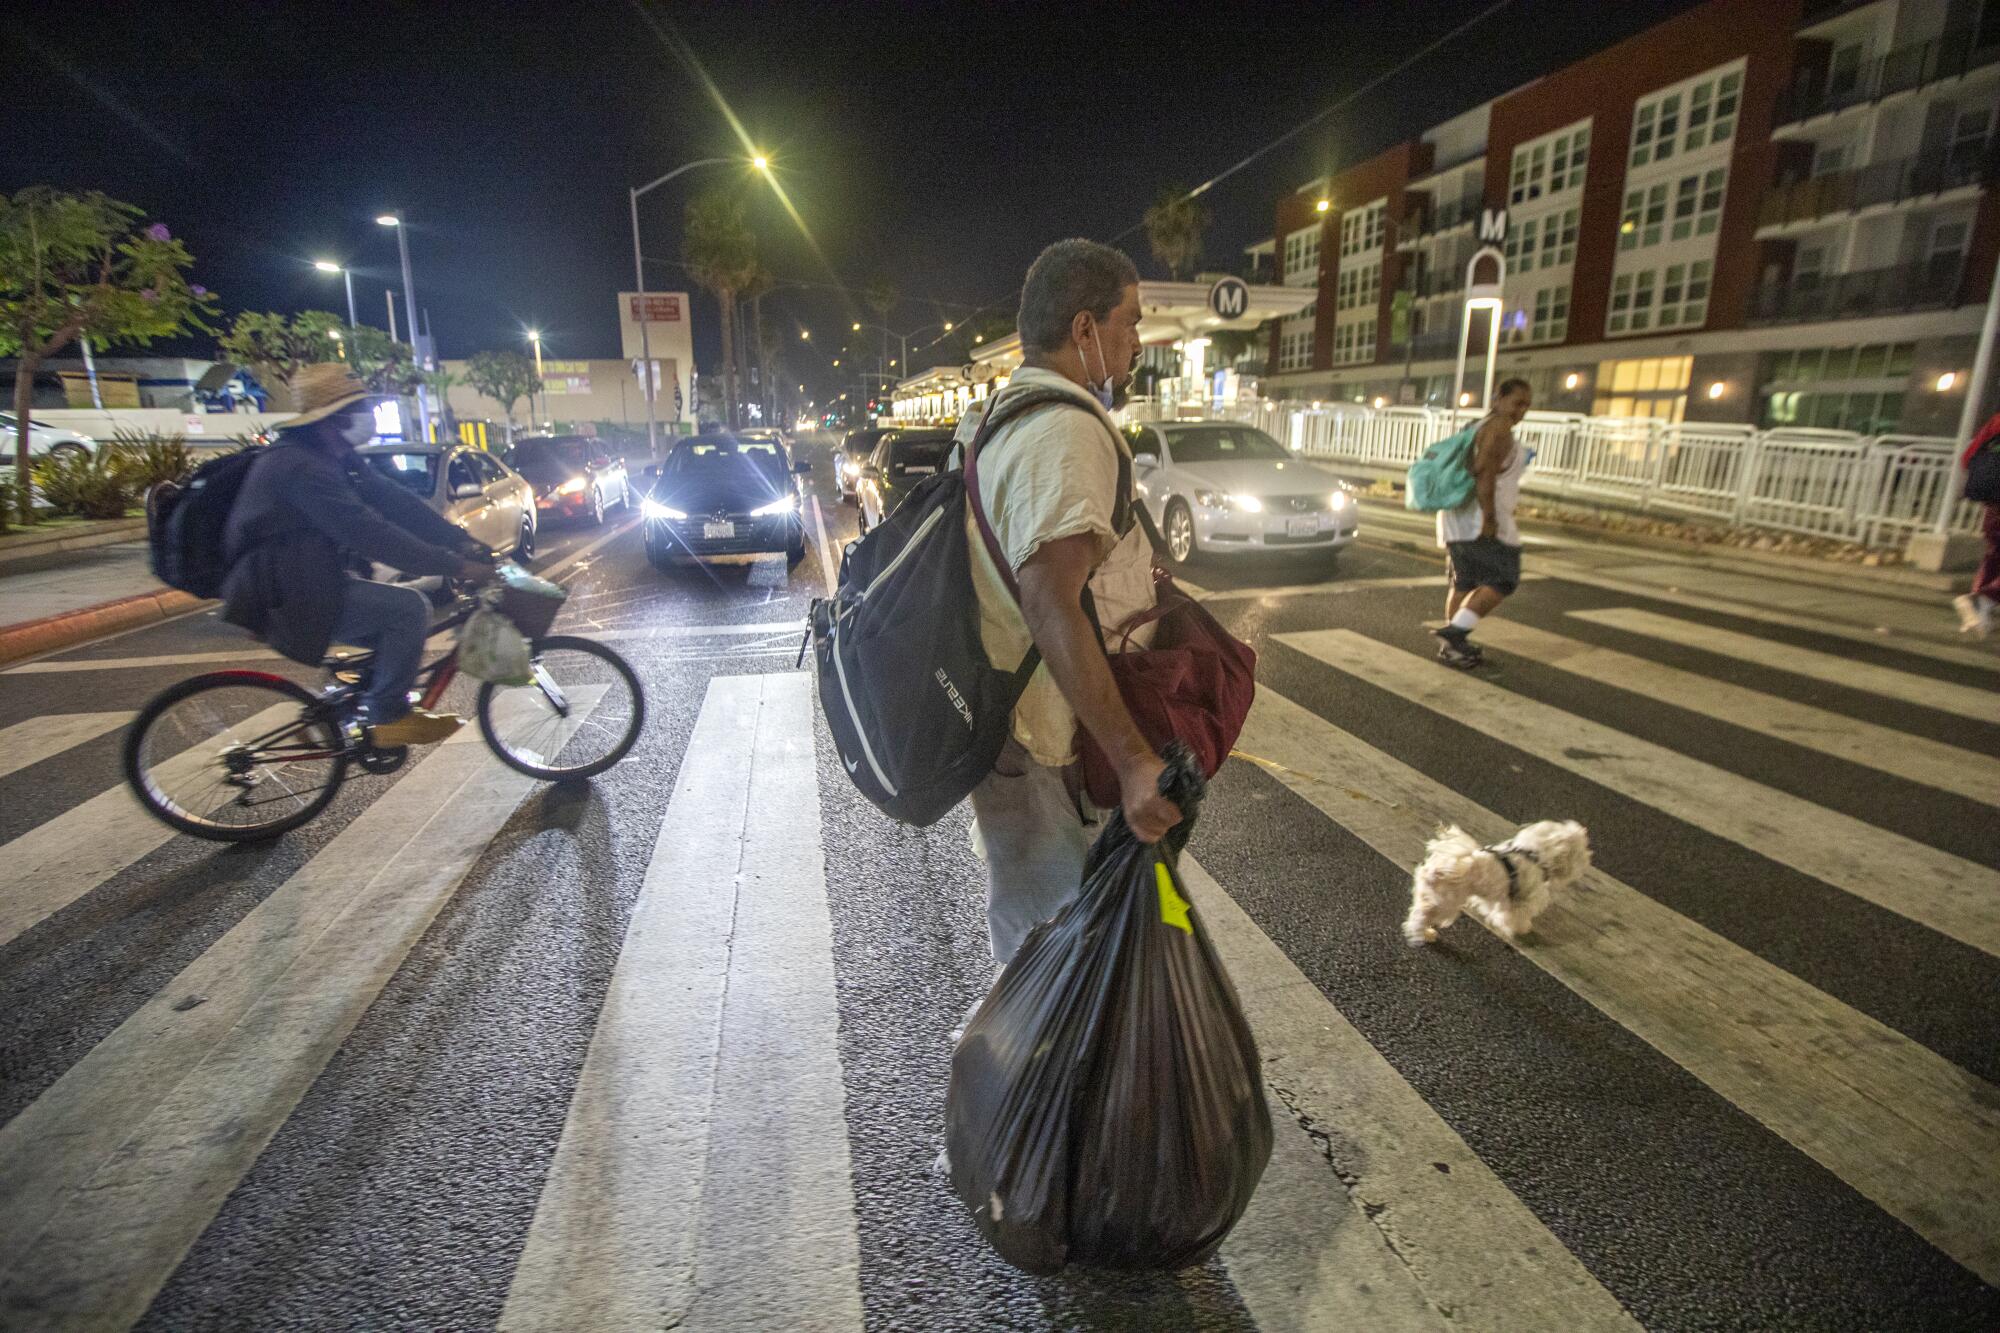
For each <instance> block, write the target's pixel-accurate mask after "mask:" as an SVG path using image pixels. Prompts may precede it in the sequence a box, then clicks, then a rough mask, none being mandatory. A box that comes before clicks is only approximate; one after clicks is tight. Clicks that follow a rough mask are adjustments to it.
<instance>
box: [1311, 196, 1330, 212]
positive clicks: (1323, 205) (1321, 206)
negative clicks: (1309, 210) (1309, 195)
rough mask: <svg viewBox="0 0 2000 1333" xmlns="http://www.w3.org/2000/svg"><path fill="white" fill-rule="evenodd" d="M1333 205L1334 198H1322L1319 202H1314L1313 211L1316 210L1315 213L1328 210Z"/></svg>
mask: <svg viewBox="0 0 2000 1333" xmlns="http://www.w3.org/2000/svg"><path fill="white" fill-rule="evenodd" d="M1332 207H1333V200H1331V199H1322V200H1320V201H1319V202H1318V203H1316V204H1314V205H1313V212H1315V213H1324V212H1326V211H1327V210H1328V209H1330V208H1332Z"/></svg>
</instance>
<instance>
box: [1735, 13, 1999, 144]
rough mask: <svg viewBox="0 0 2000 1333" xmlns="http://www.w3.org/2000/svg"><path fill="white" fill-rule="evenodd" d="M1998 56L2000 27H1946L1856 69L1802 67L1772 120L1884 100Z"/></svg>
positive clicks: (1794, 118) (1781, 122) (1787, 120)
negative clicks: (1932, 36) (1815, 69)
mask: <svg viewBox="0 0 2000 1333" xmlns="http://www.w3.org/2000/svg"><path fill="white" fill-rule="evenodd" d="M1996 60H2000V31H1996V30H1995V27H1994V25H1992V24H1985V25H1981V26H1979V27H1970V26H1968V27H1962V28H1951V29H1947V30H1946V31H1945V32H1944V33H1943V34H1942V35H1940V36H1938V37H1937V38H1935V39H1933V40H1931V41H1928V42H1916V43H1913V44H1911V45H1909V46H1900V47H1897V48H1896V49H1895V50H1893V51H1891V52H1889V54H1887V55H1885V56H1878V57H1876V58H1875V59H1874V60H1869V61H1865V62H1863V63H1862V64H1861V65H1860V66H1858V67H1856V68H1854V69H1851V70H1831V69H1829V70H1823V71H1808V70H1801V71H1800V72H1799V78H1798V80H1797V81H1796V82H1795V83H1793V85H1792V86H1791V87H1790V88H1787V89H1786V90H1785V91H1784V92H1783V93H1782V94H1781V95H1780V96H1779V98H1778V107H1777V110H1776V112H1775V113H1774V114H1773V115H1772V118H1771V120H1772V123H1773V124H1775V125H1789V124H1791V123H1792V122H1793V121H1798V120H1804V119H1806V118H1807V117H1809V116H1822V115H1825V114H1827V113H1828V112H1830V111H1839V110H1842V109H1843V108H1846V107H1850V106H1858V105H1859V104H1861V103H1863V102H1875V101H1880V100H1881V99H1882V98H1884V97H1887V96H1889V95H1890V94H1891V93H1900V92H1905V91H1907V90H1909V89H1911V88H1921V87H1923V86H1924V85H1925V84H1927V83H1935V82H1937V81H1938V80H1939V79H1952V78H1957V77H1958V76H1959V75H1961V74H1964V73H1966V72H1967V71H1969V70H1975V69H1978V68H1980V67H1981V66H1984V65H1990V64H1992V63H1993V62H1994V61H1996Z"/></svg>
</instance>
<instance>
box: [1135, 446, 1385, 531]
mask: <svg viewBox="0 0 2000 1333" xmlns="http://www.w3.org/2000/svg"><path fill="white" fill-rule="evenodd" d="M1125 438H1126V440H1127V442H1128V443H1129V444H1130V445H1131V448H1132V457H1133V461H1134V464H1135V466H1136V468H1137V471H1136V474H1135V477H1134V480H1135V482H1136V484H1137V486H1138V490H1139V498H1140V502H1141V503H1142V504H1144V505H1145V506H1146V512H1147V513H1148V514H1149V515H1151V517H1152V519H1153V521H1154V522H1155V523H1156V524H1158V525H1159V529H1160V534H1161V536H1163V537H1164V538H1165V539H1166V543H1167V552H1168V554H1169V555H1171V556H1172V557H1173V558H1174V560H1175V562H1176V563H1179V564H1186V563H1187V562H1189V561H1191V560H1193V559H1195V558H1196V557H1197V556H1199V555H1204V554H1222V553H1225V552H1231V551H1319V552H1330V551H1338V550H1340V549H1341V548H1342V547H1344V546H1347V545H1348V544H1349V543H1351V542H1352V541H1353V540H1354V533H1355V529H1356V526H1357V522H1358V515H1357V513H1356V506H1355V503H1354V495H1353V493H1352V492H1351V491H1350V490H1349V489H1348V487H1347V485H1346V484H1345V483H1343V482H1342V481H1341V480H1340V478H1339V477H1337V476H1335V475H1334V474H1333V473H1332V472H1329V471H1327V470H1326V469H1325V468H1322V467H1319V466H1317V465H1315V464H1312V463H1308V462H1306V461H1304V460H1303V459H1301V458H1299V457H1298V455H1296V454H1294V453H1292V452H1291V451H1290V450H1289V449H1287V448H1285V446H1284V445H1282V444H1280V443H1278V442H1277V441H1276V440H1274V439H1272V438H1271V437H1270V436H1269V435H1266V434H1265V433H1264V432H1263V431H1261V430H1257V429H1256V428H1255V427H1252V426H1243V425H1238V424H1236V423H1235V422H1231V421H1159V422H1145V423H1138V422H1135V423H1133V424H1132V425H1129V426H1127V427H1126V428H1125Z"/></svg>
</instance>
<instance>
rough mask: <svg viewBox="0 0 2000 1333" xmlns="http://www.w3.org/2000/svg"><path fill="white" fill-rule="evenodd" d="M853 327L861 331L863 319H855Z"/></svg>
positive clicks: (857, 331) (856, 330)
mask: <svg viewBox="0 0 2000 1333" xmlns="http://www.w3.org/2000/svg"><path fill="white" fill-rule="evenodd" d="M853 328H854V331H855V332H856V333H859V332H861V321H860V320H858V319H857V320H855V321H854V324H853Z"/></svg>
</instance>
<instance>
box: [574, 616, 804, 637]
mask: <svg viewBox="0 0 2000 1333" xmlns="http://www.w3.org/2000/svg"><path fill="white" fill-rule="evenodd" d="M805 627H806V622H805V618H804V617H803V616H801V617H800V618H799V619H797V620H764V621H759V622H757V623H755V624H747V625H642V626H639V627H637V628H634V629H593V630H591V631H590V637H591V638H593V639H604V640H607V641H608V640H613V639H615V640H618V641H619V642H621V643H643V642H645V641H646V640H648V639H705V638H711V637H713V638H727V637H730V636H734V635H747V636H755V635H760V634H798V633H800V632H802V631H803V630H804V629H805Z"/></svg>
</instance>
